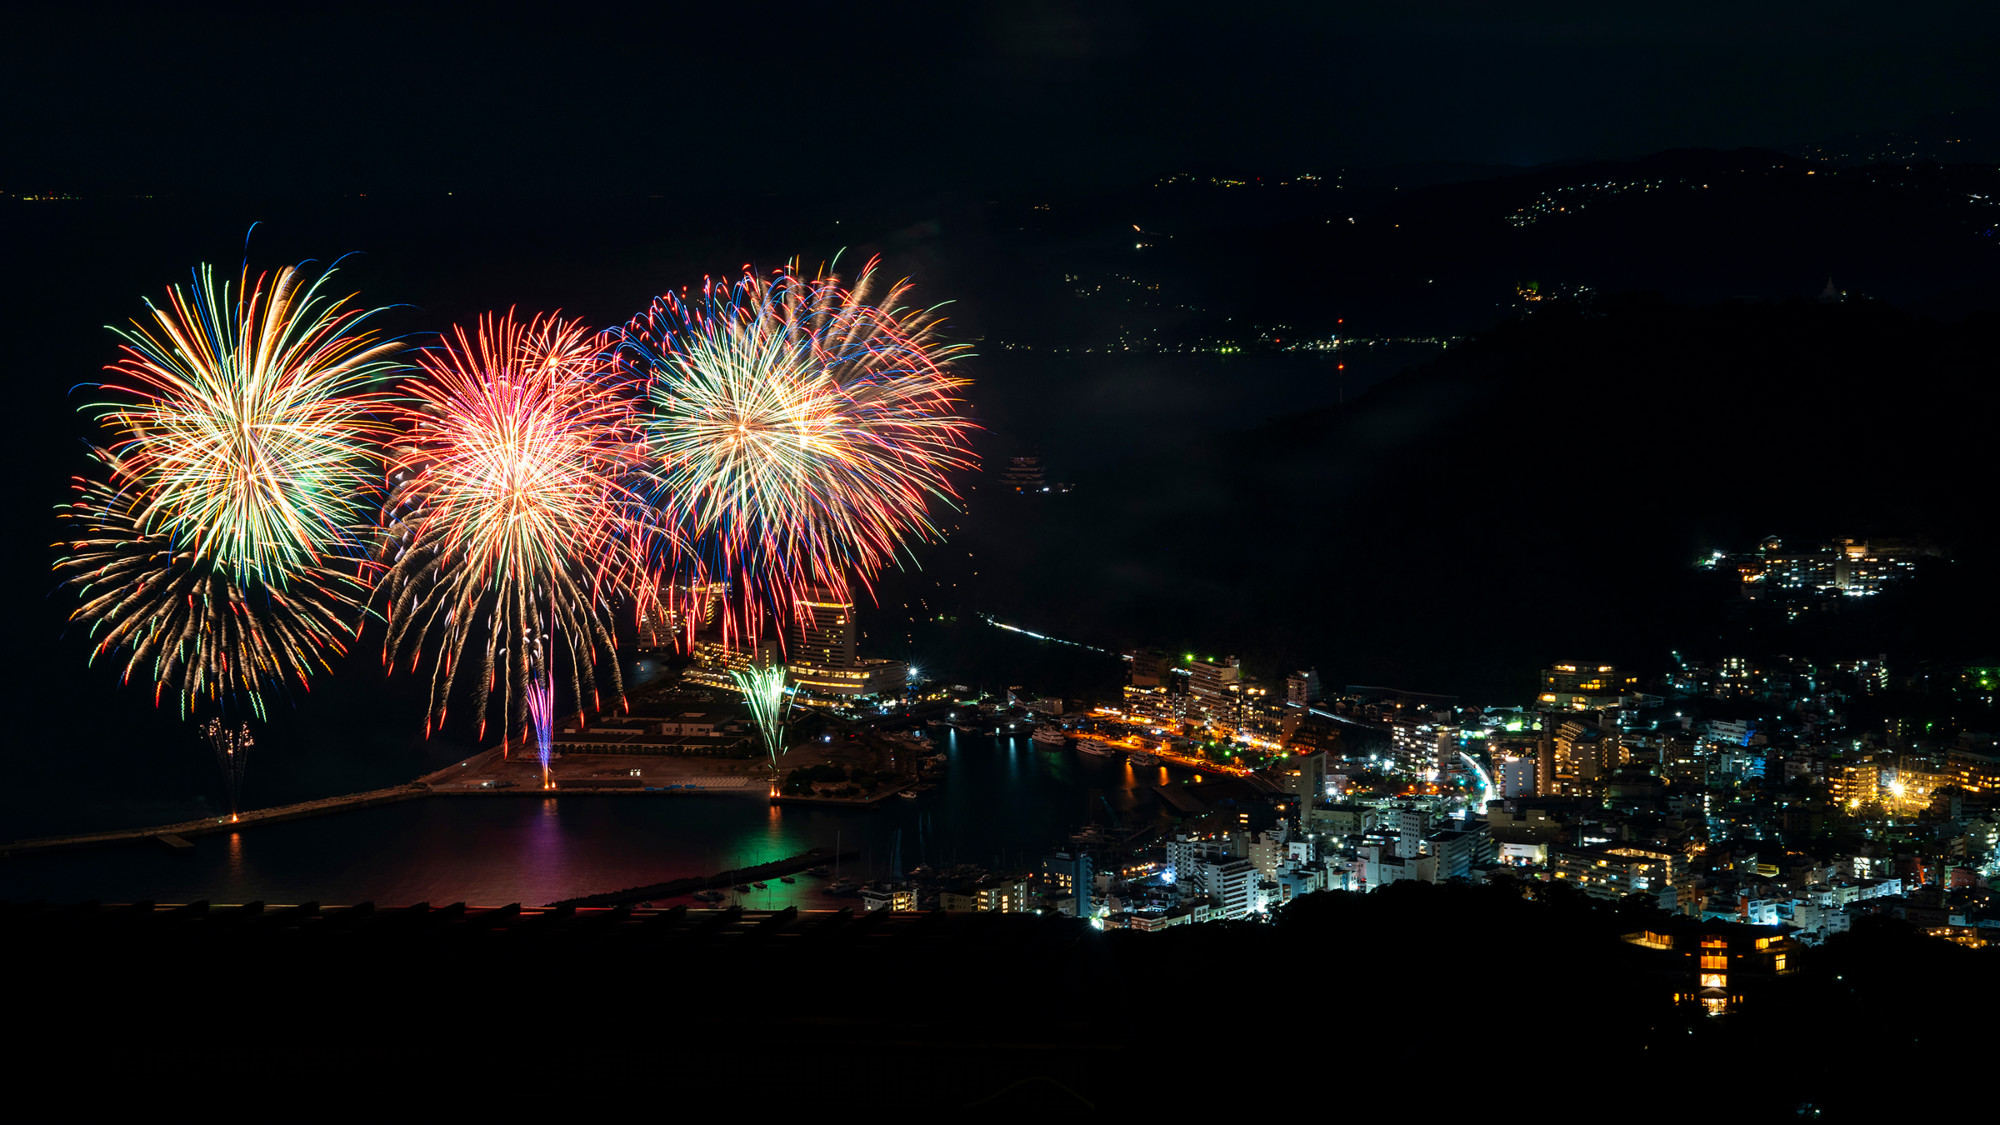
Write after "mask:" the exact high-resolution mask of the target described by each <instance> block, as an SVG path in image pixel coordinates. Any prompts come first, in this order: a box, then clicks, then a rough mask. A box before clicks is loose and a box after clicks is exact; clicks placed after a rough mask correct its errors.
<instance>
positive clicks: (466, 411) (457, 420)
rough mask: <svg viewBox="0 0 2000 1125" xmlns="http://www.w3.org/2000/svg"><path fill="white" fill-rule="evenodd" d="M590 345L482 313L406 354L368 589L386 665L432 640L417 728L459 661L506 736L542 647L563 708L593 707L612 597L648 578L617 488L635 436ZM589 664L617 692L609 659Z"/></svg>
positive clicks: (537, 323) (575, 331) (543, 322)
mask: <svg viewBox="0 0 2000 1125" xmlns="http://www.w3.org/2000/svg"><path fill="white" fill-rule="evenodd" d="M599 342H600V341H599V340H598V339H597V338H596V337H595V336H594V335H593V334H592V333H591V332H590V331H588V330H587V329H585V328H584V327H583V326H582V322H580V321H562V320H558V319H556V318H554V317H536V318H534V319H533V320H531V321H529V322H528V323H526V324H523V323H521V322H519V321H517V320H516V319H515V318H514V314H513V313H512V312H509V313H507V314H506V315H504V316H499V317H495V316H491V315H489V316H486V317H483V318H481V320H480V322H479V324H478V327H477V329H476V330H475V332H474V333H473V334H472V335H471V336H470V337H468V336H467V335H466V333H465V331H464V329H462V328H461V329H458V330H456V331H455V333H454V334H453V335H452V336H451V337H449V338H448V339H447V340H446V341H445V342H444V344H443V345H442V346H440V347H437V348H434V349H430V350H427V351H425V352H422V353H420V354H419V355H418V357H417V365H418V367H419V368H420V369H421V370H422V372H423V374H424V375H425V376H426V378H423V379H413V380H411V381H409V382H408V383H407V384H405V387H404V389H405V391H406V393H407V394H408V396H409V401H408V402H407V403H404V404H399V405H398V406H397V408H396V413H397V416H398V418H399V420H400V421H401V422H402V424H403V427H404V429H405V433H404V434H403V435H402V436H401V437H400V438H399V439H398V442H397V444H396V446H395V448H394V450H393V451H392V453H391V456H390V460H389V470H390V482H391V485H392V488H393V492H392V494H391V497H390V508H389V521H388V522H389V526H388V534H387V540H386V544H387V546H386V550H387V558H386V559H385V560H384V562H385V564H386V570H385V572H384V575H383V580H382V583H381V585H380V587H379V588H378V594H379V595H380V596H381V597H382V598H383V600H384V603H385V607H386V615H387V617H388V623H389V624H388V637H387V641H386V645H385V650H384V659H385V660H386V661H387V662H388V663H390V664H391V665H392V666H393V665H394V664H395V663H396V662H397V660H398V659H399V658H400V657H401V656H402V655H403V654H404V653H406V652H407V654H408V656H409V660H410V667H411V669H412V671H414V670H415V669H416V667H417V666H418V664H419V663H420V662H421V659H422V653H423V649H424V648H425V647H426V642H427V639H430V638H434V639H435V642H436V658H435V663H434V665H433V671H432V676H431V709H430V722H431V723H432V724H435V723H439V722H442V721H443V719H444V716H445V710H446V703H447V700H448V698H449V696H450V695H451V692H452V688H453V685H454V684H455V683H456V681H457V678H458V676H459V673H460V670H461V669H462V668H463V667H464V665H465V664H466V662H467V661H468V660H472V661H476V662H477V664H478V667H477V670H476V676H477V678H476V681H475V700H476V702H475V704H474V706H475V707H476V709H477V711H478V713H479V717H480V728H479V729H480V734H481V736H482V737H483V736H484V734H485V729H486V715H487V709H488V704H489V701H490V699H491V697H492V695H493V693H494V692H495V691H496V690H497V691H498V692H499V693H500V695H501V725H502V732H503V738H504V737H507V736H510V735H511V733H512V732H513V731H514V730H517V729H520V728H521V725H522V723H523V721H524V720H525V719H527V718H528V716H526V715H524V714H522V710H523V708H524V707H525V706H527V704H528V702H529V701H530V698H531V692H530V686H529V685H530V681H531V680H532V679H533V678H534V677H535V676H536V674H537V670H540V672H541V674H542V676H543V677H544V678H547V677H549V676H552V675H553V667H554V661H555V657H556V655H557V649H558V648H560V649H562V650H564V651H566V652H567V654H568V657H569V675H570V680H571V687H572V689H573V690H574V692H575V698H576V700H577V705H578V706H579V707H584V706H586V705H588V706H590V707H592V708H594V707H595V706H596V705H597V694H596V686H597V672H596V670H597V659H596V655H597V652H598V650H599V649H600V648H601V649H602V650H604V651H605V652H607V653H615V651H616V642H615V640H614V639H613V638H614V633H613V613H614V611H615V609H616V607H617V604H618V602H619V600H620V599H621V598H624V597H628V596H636V597H644V596H646V594H647V592H648V591H649V590H651V589H652V588H653V587H654V584H653V583H650V582H647V581H645V580H644V579H643V578H642V577H641V575H642V574H643V569H642V565H641V564H642V563H643V560H644V558H645V557H646V555H647V554H648V549H647V542H648V539H647V535H648V532H647V530H646V528H647V521H646V520H645V519H644V518H643V514H644V513H643V511H642V510H641V507H640V505H639V503H638V498H637V497H636V495H634V494H632V493H631V492H630V491H629V490H628V487H627V484H626V481H627V479H628V478H629V477H630V476H631V474H632V473H633V472H634V470H635V469H636V468H637V466H638V464H639V460H640V448H639V434H638V430H637V428H636V426H635V425H634V422H633V419H632V409H631V406H630V404H629V399H628V396H626V395H623V394H621V393H619V388H618V387H616V386H615V385H614V383H613V381H612V379H611V378H610V376H611V374H612V372H611V370H610V368H609V367H608V365H607V364H605V363H603V362H601V360H600V358H599V357H600V348H599V346H598V345H599ZM558 638H559V639H558ZM605 668H606V671H608V673H609V675H610V678H611V682H612V685H613V690H614V692H615V693H616V694H618V695H619V696H620V697H622V695H623V691H624V687H623V684H622V682H621V680H620V678H619V675H618V663H617V661H616V660H615V659H613V660H610V661H607V662H606V664H605ZM586 688H588V691H587V692H586ZM586 701H588V703H587V704H586ZM549 706H553V702H552V701H551V702H550V703H549ZM426 729H427V730H428V729H429V728H428V727H427V728H426Z"/></svg>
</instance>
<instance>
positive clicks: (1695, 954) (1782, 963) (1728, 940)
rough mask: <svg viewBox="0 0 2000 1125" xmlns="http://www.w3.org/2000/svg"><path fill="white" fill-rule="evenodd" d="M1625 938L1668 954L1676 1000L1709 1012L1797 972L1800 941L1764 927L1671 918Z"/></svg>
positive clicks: (1734, 1005)
mask: <svg viewBox="0 0 2000 1125" xmlns="http://www.w3.org/2000/svg"><path fill="white" fill-rule="evenodd" d="M1625 940H1626V941H1628V942H1631V943H1632V944H1633V945H1637V946H1640V947H1642V948H1645V949H1651V950H1656V951H1658V952H1659V953H1660V954H1661V955H1662V956H1664V957H1668V958H1672V967H1671V968H1669V970H1668V972H1669V975H1670V978H1671V982H1672V983H1671V987H1672V989H1673V997H1674V1001H1675V1002H1676V1003H1678V1004H1681V1005H1684V1006H1687V1007H1698V1008H1700V1009H1701V1010H1702V1011H1704V1012H1707V1013H1708V1014H1709V1015H1712V1016H1719V1015H1723V1014H1725V1013H1728V1012H1732V1011H1735V1010H1737V1009H1738V1008H1740V1007H1742V1005H1743V1002H1744V996H1745V994H1746V992H1748V993H1750V994H1752V995H1754V994H1755V992H1756V990H1757V989H1758V988H1759V987H1761V986H1762V985H1764V984H1766V983H1768V982H1769V981H1771V980H1773V979H1775V978H1776V977H1779V976H1783V975H1784V974H1786V973H1791V972H1796V971H1797V970H1798V966H1797V965H1796V964H1794V963H1793V962H1794V960H1795V959H1796V958H1797V956H1798V954H1799V951H1800V949H1801V948H1802V947H1801V946H1800V945H1799V943H1798V942H1796V941H1794V940H1793V939H1791V938H1789V937H1786V936H1784V935H1783V934H1780V933H1778V932H1776V931H1775V930H1774V929H1773V928H1771V927H1768V926H1743V925H1737V924H1735V923H1731V922H1695V921H1692V920H1690V919H1679V918H1677V919H1674V920H1673V921H1672V922H1670V923H1668V924H1666V925H1663V926H1660V927H1658V928H1648V929H1646V930H1642V931H1640V932H1638V933H1632V934H1626V935H1625Z"/></svg>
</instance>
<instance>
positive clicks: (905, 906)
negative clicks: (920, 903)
mask: <svg viewBox="0 0 2000 1125" xmlns="http://www.w3.org/2000/svg"><path fill="white" fill-rule="evenodd" d="M861 905H862V906H863V907H865V908H866V909H869V910H915V909H916V908H917V890H916V888H915V887H912V886H910V885H909V884H907V883H897V884H894V885H892V886H888V887H863V888H861Z"/></svg>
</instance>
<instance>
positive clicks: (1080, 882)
mask: <svg viewBox="0 0 2000 1125" xmlns="http://www.w3.org/2000/svg"><path fill="white" fill-rule="evenodd" d="M1096 870H1097V869H1096V866H1095V865H1094V864H1093V863H1092V861H1091V858H1090V853H1089V852H1086V851H1082V850H1080V849H1079V850H1075V851H1066V852H1051V853H1049V854H1048V855H1045V856H1043V857H1042V885H1043V886H1045V887H1047V888H1048V889H1049V891H1050V892H1051V893H1053V894H1054V895H1055V897H1057V898H1059V899H1062V898H1074V899H1075V900H1076V917H1078V918H1088V917H1090V912H1091V901H1090V881H1091V879H1092V878H1093V877H1095V875H1096Z"/></svg>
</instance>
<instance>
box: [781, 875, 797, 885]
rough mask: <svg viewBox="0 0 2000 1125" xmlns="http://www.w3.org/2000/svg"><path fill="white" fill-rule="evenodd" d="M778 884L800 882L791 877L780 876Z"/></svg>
mask: <svg viewBox="0 0 2000 1125" xmlns="http://www.w3.org/2000/svg"><path fill="white" fill-rule="evenodd" d="M778 882H780V883H796V882H798V880H797V879H794V878H792V877H791V876H790V875H780V876H778Z"/></svg>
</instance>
